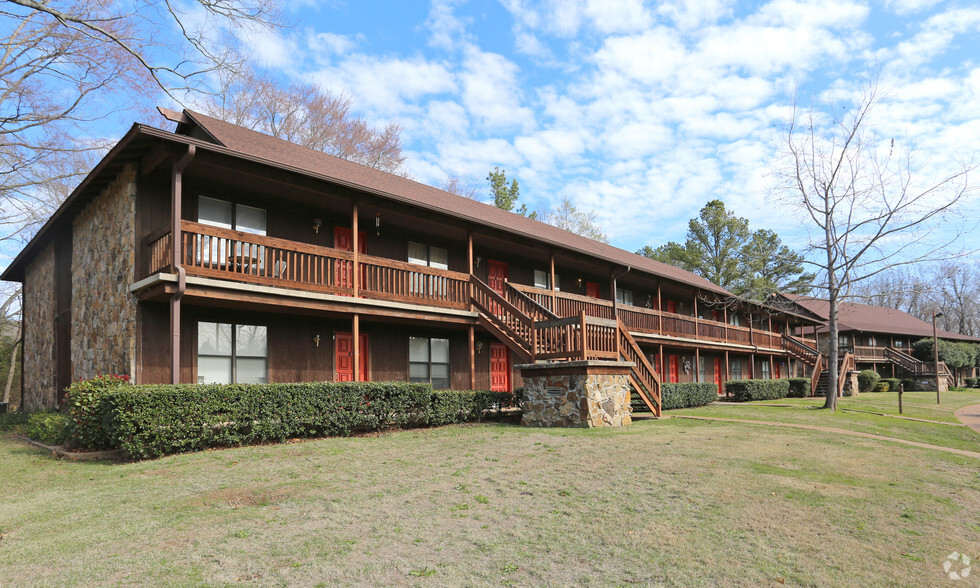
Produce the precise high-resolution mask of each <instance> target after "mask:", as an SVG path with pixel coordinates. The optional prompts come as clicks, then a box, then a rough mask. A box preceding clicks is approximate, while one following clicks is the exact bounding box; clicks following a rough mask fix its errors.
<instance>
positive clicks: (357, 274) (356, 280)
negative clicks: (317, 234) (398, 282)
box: [351, 202, 361, 382]
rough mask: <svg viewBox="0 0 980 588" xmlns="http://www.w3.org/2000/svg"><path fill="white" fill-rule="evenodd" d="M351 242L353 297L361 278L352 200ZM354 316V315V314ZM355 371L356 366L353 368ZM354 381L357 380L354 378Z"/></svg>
mask: <svg viewBox="0 0 980 588" xmlns="http://www.w3.org/2000/svg"><path fill="white" fill-rule="evenodd" d="M351 215H352V216H351V233H352V234H351V244H352V245H353V249H354V280H353V281H354V298H357V289H358V288H359V287H360V284H359V280H360V279H361V271H360V267H359V266H360V261H359V260H358V251H359V250H360V247H361V243H360V239H358V237H357V202H354V206H353V211H352V213H351ZM355 316H356V315H355ZM354 339H355V341H354V349H355V350H356V349H357V340H356V339H357V336H356V335H355V336H354ZM355 371H356V368H355ZM354 381H355V382H357V381H359V380H358V379H357V378H354Z"/></svg>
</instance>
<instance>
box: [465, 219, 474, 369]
mask: <svg viewBox="0 0 980 588" xmlns="http://www.w3.org/2000/svg"><path fill="white" fill-rule="evenodd" d="M466 260H467V261H466V271H467V272H469V274H470V276H473V275H474V274H473V231H471V230H469V229H467V230H466ZM466 292H467V294H468V296H469V299H470V308H472V307H473V282H472V281H469V282H467V283H466ZM472 331H473V327H470V333H471V336H470V341H471V342H472V340H473V337H472ZM470 357H471V358H472V357H473V350H472V346H471V349H470Z"/></svg>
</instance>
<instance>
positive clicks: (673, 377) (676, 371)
mask: <svg viewBox="0 0 980 588" xmlns="http://www.w3.org/2000/svg"><path fill="white" fill-rule="evenodd" d="M680 372H681V358H680V356H679V355H671V356H670V383H671V384H676V383H677V382H679V381H680Z"/></svg>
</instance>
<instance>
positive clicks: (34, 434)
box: [23, 411, 68, 445]
mask: <svg viewBox="0 0 980 588" xmlns="http://www.w3.org/2000/svg"><path fill="white" fill-rule="evenodd" d="M23 430H24V434H25V435H27V436H28V437H30V438H31V439H34V440H35V441H40V442H41V443H44V444H45V445H62V444H64V443H65V441H67V440H68V417H66V416H65V415H63V414H61V413H57V412H48V411H40V412H35V413H32V414H31V415H30V416H29V417H27V423H26V424H25V425H24V429H23Z"/></svg>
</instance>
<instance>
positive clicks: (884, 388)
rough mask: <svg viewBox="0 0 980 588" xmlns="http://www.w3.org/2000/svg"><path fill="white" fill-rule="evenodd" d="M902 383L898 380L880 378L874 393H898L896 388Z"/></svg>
mask: <svg viewBox="0 0 980 588" xmlns="http://www.w3.org/2000/svg"><path fill="white" fill-rule="evenodd" d="M901 383H902V380H901V379H899V378H882V379H881V380H879V381H878V385H877V386H875V389H874V391H875V392H898V386H899V385H900V384H901Z"/></svg>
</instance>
